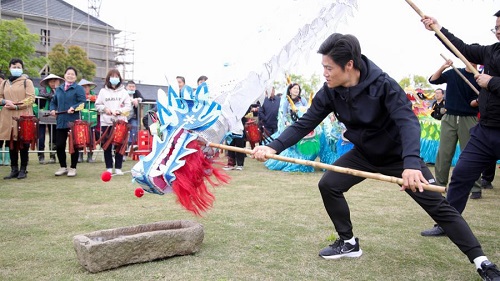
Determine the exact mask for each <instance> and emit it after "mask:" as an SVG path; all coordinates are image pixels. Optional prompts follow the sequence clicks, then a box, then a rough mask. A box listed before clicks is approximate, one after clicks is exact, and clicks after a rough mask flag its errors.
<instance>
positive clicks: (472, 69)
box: [405, 0, 479, 75]
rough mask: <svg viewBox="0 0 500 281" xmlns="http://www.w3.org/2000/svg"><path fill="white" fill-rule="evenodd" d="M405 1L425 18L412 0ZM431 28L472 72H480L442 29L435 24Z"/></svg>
mask: <svg viewBox="0 0 500 281" xmlns="http://www.w3.org/2000/svg"><path fill="white" fill-rule="evenodd" d="M405 1H406V3H408V4H409V5H410V6H411V7H412V8H413V10H415V12H417V14H419V15H420V17H421V18H422V19H424V18H425V14H424V13H423V12H422V11H421V10H420V9H419V8H418V7H417V6H416V5H415V4H414V3H413V2H412V1H410V0H405ZM431 28H432V30H434V32H436V34H437V36H439V38H441V40H443V42H444V43H445V44H446V46H448V48H450V50H451V51H452V52H453V53H454V54H455V55H456V56H457V57H458V58H459V59H460V60H461V61H462V62H463V63H464V64H465V65H466V66H467V67H468V68H469V69H470V70H471V71H472V73H474V75H478V74H479V72H478V71H477V69H475V68H474V67H472V65H471V64H470V62H469V61H468V60H467V59H466V58H465V57H464V56H463V55H462V53H460V51H459V50H458V49H457V48H456V47H455V46H454V45H453V44H452V43H451V42H450V40H448V38H446V36H444V34H443V33H442V32H441V30H439V28H437V27H436V26H435V25H434V24H431Z"/></svg>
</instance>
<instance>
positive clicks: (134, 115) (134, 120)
mask: <svg viewBox="0 0 500 281" xmlns="http://www.w3.org/2000/svg"><path fill="white" fill-rule="evenodd" d="M127 92H128V94H129V97H130V99H131V102H132V106H133V110H132V111H131V112H130V115H129V116H128V123H129V124H130V137H129V139H128V145H129V147H131V145H133V144H136V143H137V129H138V125H139V122H138V120H139V119H138V118H139V113H138V112H139V110H138V108H139V104H140V103H141V102H142V100H143V97H142V94H141V92H139V90H137V88H136V85H135V82H134V81H132V80H131V81H128V83H127Z"/></svg>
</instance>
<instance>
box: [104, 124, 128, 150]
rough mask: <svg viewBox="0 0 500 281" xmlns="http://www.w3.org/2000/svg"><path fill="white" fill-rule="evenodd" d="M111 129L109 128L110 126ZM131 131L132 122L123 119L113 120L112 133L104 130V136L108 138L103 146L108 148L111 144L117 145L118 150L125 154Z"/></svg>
mask: <svg viewBox="0 0 500 281" xmlns="http://www.w3.org/2000/svg"><path fill="white" fill-rule="evenodd" d="M108 129H109V128H108ZM129 133H130V124H128V123H127V122H126V121H123V120H117V121H114V122H113V126H112V129H111V133H110V134H108V132H104V134H103V136H102V137H101V139H103V138H107V140H106V142H105V143H104V144H102V148H103V149H104V150H106V149H107V148H108V147H109V146H110V145H115V146H117V147H119V148H117V150H116V151H117V152H118V153H120V154H122V155H124V154H125V150H126V149H127V143H128V137H129Z"/></svg>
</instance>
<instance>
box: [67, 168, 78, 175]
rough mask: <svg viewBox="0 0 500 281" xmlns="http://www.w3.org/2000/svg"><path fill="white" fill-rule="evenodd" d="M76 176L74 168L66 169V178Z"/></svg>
mask: <svg viewBox="0 0 500 281" xmlns="http://www.w3.org/2000/svg"><path fill="white" fill-rule="evenodd" d="M74 176H76V169H75V168H69V169H68V177H74Z"/></svg>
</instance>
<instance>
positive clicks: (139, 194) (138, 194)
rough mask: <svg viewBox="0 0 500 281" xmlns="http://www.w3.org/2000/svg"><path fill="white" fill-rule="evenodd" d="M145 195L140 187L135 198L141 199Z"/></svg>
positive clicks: (136, 190)
mask: <svg viewBox="0 0 500 281" xmlns="http://www.w3.org/2000/svg"><path fill="white" fill-rule="evenodd" d="M143 195H144V189H142V188H140V187H138V188H136V189H135V196H136V197H139V198H141V197H142V196H143Z"/></svg>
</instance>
